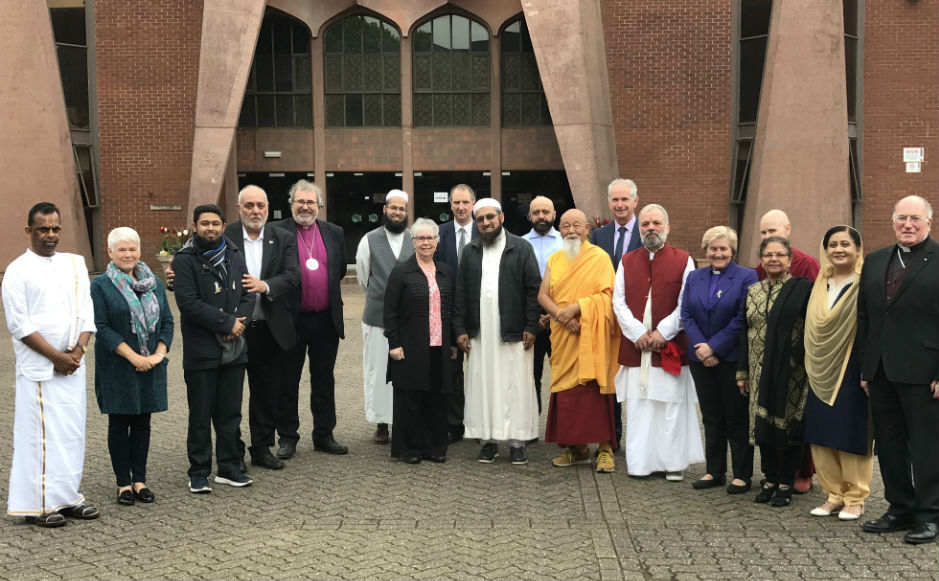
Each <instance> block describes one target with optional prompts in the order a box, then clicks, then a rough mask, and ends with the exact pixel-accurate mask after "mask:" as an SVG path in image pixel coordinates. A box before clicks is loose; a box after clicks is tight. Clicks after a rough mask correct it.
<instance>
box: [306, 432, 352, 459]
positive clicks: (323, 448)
mask: <svg viewBox="0 0 939 581" xmlns="http://www.w3.org/2000/svg"><path fill="white" fill-rule="evenodd" d="M313 449H314V450H316V451H317V452H326V453H327V454H337V455H340V454H348V453H349V448H346V447H345V446H343V445H342V444H340V443H339V442H337V441H336V439H335V438H333V437H332V435H329V436H326V437H324V438H320V439H319V440H318V441H315V442H313Z"/></svg>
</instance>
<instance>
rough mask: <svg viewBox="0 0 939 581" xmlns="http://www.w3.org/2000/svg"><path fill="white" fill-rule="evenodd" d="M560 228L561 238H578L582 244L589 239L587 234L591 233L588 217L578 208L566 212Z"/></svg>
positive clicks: (562, 217)
mask: <svg viewBox="0 0 939 581" xmlns="http://www.w3.org/2000/svg"><path fill="white" fill-rule="evenodd" d="M560 228H561V229H560V232H561V238H568V237H571V238H573V237H574V236H576V237H577V238H579V239H580V242H581V243H583V242H584V241H585V240H586V239H587V234H588V233H589V232H590V225H589V223H588V222H587V215H586V214H584V213H583V212H581V211H580V210H578V209H576V208H573V209H570V210H568V211H566V212H564V214H563V215H562V216H561V225H560Z"/></svg>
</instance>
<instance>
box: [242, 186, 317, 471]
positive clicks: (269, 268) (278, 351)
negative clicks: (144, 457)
mask: <svg viewBox="0 0 939 581" xmlns="http://www.w3.org/2000/svg"><path fill="white" fill-rule="evenodd" d="M268 210H269V207H268V201H267V194H266V193H265V192H264V190H262V189H261V188H259V187H258V186H253V185H251V186H245V187H244V188H242V190H241V191H240V192H238V213H239V215H240V218H241V219H240V220H239V221H237V222H233V223H231V224H229V225H228V226H226V227H225V236H226V237H227V238H228V239H229V240H231V241H232V242H234V243H235V244H236V245H237V246H238V247H240V248H241V250H242V254H243V255H244V257H245V263H246V264H247V269H248V273H247V274H245V275H244V276H243V277H242V279H241V282H242V286H243V287H244V290H245V291H246V292H249V293H254V296H255V302H254V309H253V312H252V315H251V317H250V319H249V320H248V321H245V326H246V329H245V339H246V341H247V344H248V366H247V373H248V390H249V393H250V395H249V399H248V427H249V428H250V430H251V445H250V447H249V448H248V451H249V453H250V454H251V464H252V465H253V466H260V467H262V468H269V469H271V470H278V469H280V468H283V467H284V463H283V462H282V461H281V460H279V459H277V458H275V457H274V455H273V454H272V453H271V447H272V446H273V445H274V431H275V429H276V426H277V423H276V420H277V415H276V414H277V404H278V402H279V401H280V394H281V392H282V391H283V390H284V389H285V386H286V385H287V382H288V381H289V379H290V378H289V376H288V374H287V373H286V369H287V363H288V357H287V356H288V354H289V353H290V351H291V350H293V348H294V346H296V344H297V330H296V327H295V326H294V322H293V314H292V313H291V312H290V305H289V302H288V301H289V300H290V298H291V297H292V296H293V294H294V292H295V291H296V289H297V287H298V286H299V284H300V267H299V264H298V262H297V242H296V240H294V238H293V237H292V236H291V235H290V234H289V233H287V231H286V230H283V229H281V228H268V227H266V224H267V217H268ZM239 444H240V447H241V448H242V449H241V452H242V457H243V456H244V443H243V442H241V440H240V439H239Z"/></svg>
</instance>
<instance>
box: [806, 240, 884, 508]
mask: <svg viewBox="0 0 939 581" xmlns="http://www.w3.org/2000/svg"><path fill="white" fill-rule="evenodd" d="M863 255H864V247H863V245H862V244H861V235H860V233H858V231H857V230H855V229H854V228H851V227H850V226H835V227H833V228H831V229H830V230H828V232H826V233H825V237H824V239H823V240H822V247H821V250H820V252H819V258H820V259H821V260H820V262H821V267H822V268H821V272H820V273H819V275H818V280H816V281H815V286H814V287H813V289H812V296H811V298H810V299H809V307H808V312H807V314H806V319H805V371H806V373H808V376H809V384H810V386H811V389H810V390H809V398H808V402H807V404H806V410H805V441H806V443H809V444H811V445H812V458H813V459H814V461H815V472H816V474H818V482H819V484H820V485H821V487H822V490H824V491H825V492H826V493H827V494H828V500H827V502H825V504H823V505H822V506H819V507H817V508H814V509H812V511H811V514H812V515H813V516H831V515H834V514H837V515H838V518H840V519H841V520H857V519H858V517H860V516H861V515H862V514H863V513H864V499H865V498H867V497H868V496H869V495H870V492H871V490H870V484H871V478H872V477H873V473H874V457H873V455H872V453H871V441H872V438H871V433H872V430H871V425H870V422H869V421H868V418H869V415H870V404H869V402H868V399H867V394H865V393H864V391H863V390H862V389H861V378H860V364H859V362H858V361H857V352H856V350H855V346H854V339H855V335H856V334H857V297H858V287H859V285H858V284H857V283H858V277H859V276H860V273H861V265H862V264H863V263H864V258H863Z"/></svg>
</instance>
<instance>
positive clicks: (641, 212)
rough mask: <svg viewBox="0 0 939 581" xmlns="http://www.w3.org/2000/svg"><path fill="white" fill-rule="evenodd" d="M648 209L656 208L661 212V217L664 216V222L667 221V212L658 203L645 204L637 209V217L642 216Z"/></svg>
mask: <svg viewBox="0 0 939 581" xmlns="http://www.w3.org/2000/svg"><path fill="white" fill-rule="evenodd" d="M649 210H658V211H659V212H662V217H663V218H665V223H666V224H668V223H669V221H668V212H666V211H665V208H663V207H662V206H660V205H658V204H646V205H645V206H643V207H642V209H641V210H639V213H638V214H637V215H636V216H637V219H639V218H642V215H643V214H645V213H646V212H648V211H649Z"/></svg>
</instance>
